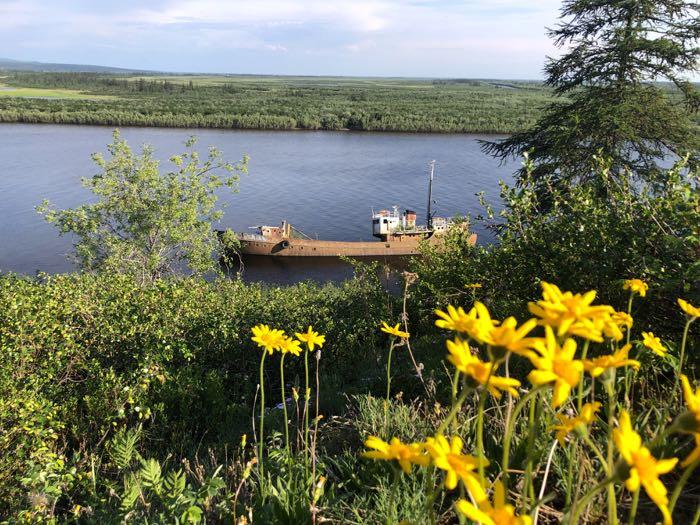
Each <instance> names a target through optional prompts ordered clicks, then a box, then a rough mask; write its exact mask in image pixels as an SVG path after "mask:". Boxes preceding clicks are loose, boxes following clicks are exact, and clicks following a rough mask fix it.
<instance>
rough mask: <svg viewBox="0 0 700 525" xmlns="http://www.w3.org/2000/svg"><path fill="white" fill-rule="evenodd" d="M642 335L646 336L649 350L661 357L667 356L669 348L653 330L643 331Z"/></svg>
mask: <svg viewBox="0 0 700 525" xmlns="http://www.w3.org/2000/svg"><path fill="white" fill-rule="evenodd" d="M642 337H643V338H644V341H643V343H644V346H646V347H647V348H648V349H649V350H651V351H652V352H654V353H655V354H656V355H658V356H661V357H666V353H667V352H668V348H666V347H665V346H664V345H663V344H662V343H661V339H659V338H658V337H656V336H654V334H653V332H642Z"/></svg>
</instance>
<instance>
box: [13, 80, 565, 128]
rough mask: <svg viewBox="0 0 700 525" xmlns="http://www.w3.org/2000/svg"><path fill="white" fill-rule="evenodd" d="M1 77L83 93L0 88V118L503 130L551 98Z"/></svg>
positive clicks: (463, 90) (334, 84) (479, 88)
mask: <svg viewBox="0 0 700 525" xmlns="http://www.w3.org/2000/svg"><path fill="white" fill-rule="evenodd" d="M3 82H4V83H5V84H7V85H8V86H13V87H22V88H28V87H31V88H35V89H39V88H44V89H47V90H53V91H55V90H56V89H64V90H72V91H71V92H72V93H74V92H80V93H82V96H83V97H84V98H85V99H84V100H68V99H65V100H56V99H51V100H47V99H42V98H20V97H12V96H11V92H5V93H4V95H5V96H3V97H0V122H33V123H55V124H99V125H108V126H163V127H190V128H228V129H310V130H319V129H323V130H345V129H349V130H357V131H408V132H437V133H465V132H484V133H511V132H513V131H519V130H524V129H526V128H527V127H529V126H531V125H532V124H534V122H535V121H536V119H537V117H538V116H539V115H540V111H541V109H542V107H543V106H545V105H546V104H547V103H549V102H550V101H551V100H552V95H551V93H550V91H549V90H548V89H546V88H544V87H543V86H541V85H540V84H538V83H534V82H488V81H451V80H436V81H433V80H422V79H416V80H412V79H411V80H409V79H406V80H397V79H353V78H322V77H318V78H314V77H247V76H230V77H229V76H220V77H198V76H191V77H189V76H179V77H178V76H165V77H127V76H116V75H99V74H91V73H19V72H18V73H14V74H8V76H6V77H5V78H3ZM95 96H109V97H114V98H112V99H110V100H103V99H101V100H91V98H93V97H95Z"/></svg>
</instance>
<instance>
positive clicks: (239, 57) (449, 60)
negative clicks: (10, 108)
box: [0, 0, 561, 79]
mask: <svg viewBox="0 0 700 525" xmlns="http://www.w3.org/2000/svg"><path fill="white" fill-rule="evenodd" d="M560 5H561V1H560V0H351V1H342V2H341V1H335V0H248V1H240V0H197V1H195V0H141V1H135V0H118V1H117V0H91V1H89V0H0V56H2V57H5V58H14V59H19V60H38V61H44V62H70V63H84V64H98V65H109V66H118V67H131V68H139V69H154V70H162V71H188V72H211V73H263V74H290V75H297V74H298V75H358V76H362V75H373V76H409V77H411V76H421V77H462V78H475V77H477V78H513V79H515V78H532V79H535V78H542V66H543V64H544V60H545V56H546V55H552V54H556V49H555V48H554V47H553V46H552V44H551V42H550V41H549V39H548V38H547V36H546V34H545V31H546V27H548V26H549V27H551V26H553V25H554V24H555V22H556V18H557V14H558V10H559V7H560Z"/></svg>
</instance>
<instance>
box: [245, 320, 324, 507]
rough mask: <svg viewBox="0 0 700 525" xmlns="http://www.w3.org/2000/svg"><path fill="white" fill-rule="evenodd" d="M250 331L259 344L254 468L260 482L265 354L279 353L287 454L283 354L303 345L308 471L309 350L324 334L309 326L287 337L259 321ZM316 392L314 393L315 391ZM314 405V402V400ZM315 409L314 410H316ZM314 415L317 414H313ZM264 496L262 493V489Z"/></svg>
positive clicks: (319, 343) (296, 352)
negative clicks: (258, 401)
mask: <svg viewBox="0 0 700 525" xmlns="http://www.w3.org/2000/svg"><path fill="white" fill-rule="evenodd" d="M251 331H252V332H253V337H251V340H252V341H253V342H254V343H256V344H257V345H258V347H260V348H261V349H262V350H263V352H262V356H261V358H260V385H259V386H260V437H259V439H258V458H257V462H258V468H259V472H260V478H261V485H262V484H264V479H263V473H264V469H263V446H264V442H265V436H264V428H265V374H264V365H265V356H267V355H272V354H273V353H275V352H279V353H280V354H281V355H282V358H281V359H280V382H281V392H282V410H283V412H284V431H285V445H286V450H287V453H288V454H291V447H290V440H289V418H288V416H287V396H286V384H285V381H284V358H285V356H286V355H287V354H292V355H294V356H299V355H301V353H302V351H303V349H302V345H305V346H306V349H307V350H308V352H304V371H305V380H306V385H305V389H304V392H305V396H304V413H303V419H304V465H305V468H306V470H307V473H308V464H309V456H310V450H309V399H310V396H311V389H310V388H309V359H308V354H309V352H313V350H314V349H315V348H316V347H318V348H319V349H320V348H321V347H323V345H324V343H325V342H326V337H325V336H324V335H321V334H319V333H318V332H316V331H314V329H313V328H312V327H311V326H309V327H308V329H307V330H306V332H296V333H295V336H296V337H290V336H288V335H287V334H285V332H284V331H283V330H279V329H277V328H270V327H269V326H268V325H265V324H259V325H257V326H254V327H253V328H252V329H251ZM292 390H293V392H294V397H295V399H296V398H297V397H298V396H297V393H296V392H297V390H296V389H292ZM317 395H318V393H317ZM317 407H318V403H317ZM317 412H318V410H317ZM316 417H317V418H318V414H316ZM263 496H264V493H263Z"/></svg>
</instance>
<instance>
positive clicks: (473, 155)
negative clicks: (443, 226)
mask: <svg viewBox="0 0 700 525" xmlns="http://www.w3.org/2000/svg"><path fill="white" fill-rule="evenodd" d="M192 134H195V135H196V136H197V137H198V138H199V150H200V151H201V152H202V153H205V151H206V148H207V147H208V146H210V145H213V146H216V147H218V148H219V149H220V150H221V151H222V152H223V153H224V156H225V157H226V158H227V159H228V160H231V161H234V160H238V159H240V158H241V156H242V155H243V154H244V153H247V154H248V155H250V165H249V171H250V174H249V175H247V176H245V177H244V178H243V180H242V181H241V185H240V192H239V193H237V194H233V195H232V194H226V193H223V192H222V194H221V202H223V203H225V204H226V210H225V216H224V218H223V220H222V222H221V225H220V226H223V227H230V228H233V229H235V230H246V229H247V228H248V227H250V226H254V225H258V224H278V223H280V222H281V221H282V220H283V219H286V220H288V221H289V222H291V223H292V224H293V225H294V226H295V227H297V228H298V229H300V230H302V231H304V232H305V233H307V234H308V235H311V236H318V237H319V238H324V239H332V240H371V239H372V236H371V232H370V228H371V224H370V214H371V211H372V209H374V210H379V209H383V208H388V207H390V206H392V205H395V204H396V205H399V206H401V207H402V208H403V207H405V208H411V209H414V210H416V211H417V212H418V217H419V220H420V219H422V218H423V217H424V216H425V212H426V205H427V170H428V168H427V166H428V162H429V161H430V160H432V159H436V161H437V170H436V176H435V183H434V190H433V198H434V199H435V200H436V201H437V206H436V208H437V210H436V211H437V214H438V215H442V216H453V215H455V214H461V215H464V214H466V213H472V214H474V213H478V212H480V211H481V208H480V206H479V203H478V199H477V197H476V195H475V194H476V193H477V192H479V191H482V190H483V191H485V192H486V195H487V197H488V198H489V199H490V200H491V201H492V202H494V203H497V198H498V180H499V179H503V180H507V181H509V180H511V172H512V171H513V169H514V166H513V165H511V166H505V167H504V166H499V164H498V162H497V161H495V160H494V159H492V158H490V157H487V156H486V155H484V154H482V153H481V151H480V149H479V144H478V142H477V141H478V139H494V138H497V137H494V136H488V135H427V134H384V133H381V134H380V133H347V132H338V133H335V132H327V131H325V132H281V131H277V132H271V131H229V130H181V129H156V128H123V129H122V136H123V137H124V138H126V139H127V140H128V141H129V143H130V144H131V145H132V146H140V145H141V144H142V143H149V144H151V145H152V146H154V147H155V149H156V155H157V156H158V157H159V158H162V159H167V158H168V157H169V156H170V155H172V154H174V153H178V152H181V151H182V150H183V146H182V144H183V142H184V141H185V140H186V139H187V138H188V137H189V136H190V135H192ZM110 141H111V129H110V128H106V127H92V126H53V125H28V124H27V125H25V124H3V125H0V214H1V215H0V216H1V217H2V219H1V221H0V271H13V272H20V273H26V274H33V273H35V272H36V271H44V272H49V273H55V272H65V271H70V270H71V269H72V266H71V263H70V262H69V261H68V260H67V259H66V254H68V253H69V252H70V250H71V239H70V238H68V237H59V236H58V235H57V233H56V230H55V229H54V228H53V227H52V226H51V225H49V224H47V223H45V222H44V221H43V219H42V218H41V217H40V216H39V215H38V214H37V213H36V211H35V210H34V207H35V206H36V205H38V204H39V203H41V201H42V199H44V198H46V199H49V200H50V201H51V202H52V203H53V204H54V206H56V207H59V208H66V207H73V206H76V205H79V204H81V203H84V202H85V201H86V200H88V199H89V198H90V194H89V192H87V191H86V190H85V189H84V188H82V187H81V185H80V178H81V177H89V176H91V175H94V174H96V173H97V172H98V170H97V169H96V167H95V165H94V164H93V163H92V161H91V159H90V155H91V154H92V153H94V152H98V151H105V145H106V144H107V143H109V142H110ZM164 164H167V162H164ZM475 231H476V232H477V233H478V234H479V241H480V242H488V240H489V237H488V233H487V232H485V231H482V230H481V229H480V228H479V227H478V226H475ZM245 269H246V271H245V277H246V279H248V280H266V281H271V282H279V283H286V282H293V281H297V280H301V279H307V278H312V279H315V280H319V281H325V280H338V279H342V278H345V277H347V276H349V275H350V274H351V270H350V269H349V268H348V267H347V266H346V265H345V264H343V263H341V262H339V261H335V260H330V261H328V260H318V259H316V260H303V261H298V260H297V261H291V260H287V259H274V260H270V259H267V258H247V259H246V261H245Z"/></svg>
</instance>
